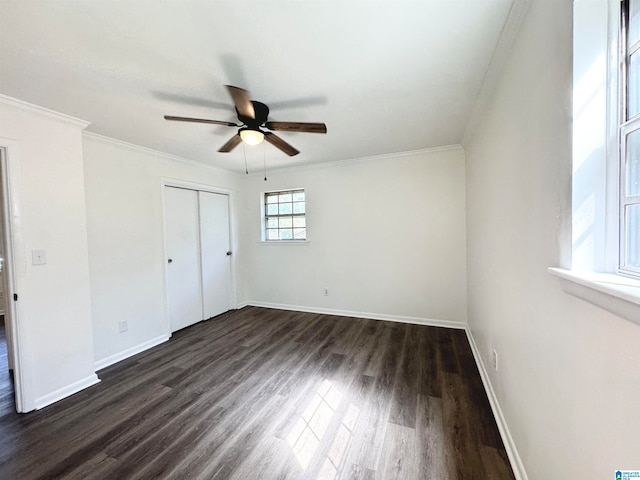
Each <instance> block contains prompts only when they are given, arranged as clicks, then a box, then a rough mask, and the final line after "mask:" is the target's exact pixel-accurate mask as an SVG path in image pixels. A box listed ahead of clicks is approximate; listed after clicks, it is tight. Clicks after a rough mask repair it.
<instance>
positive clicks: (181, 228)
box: [165, 187, 205, 332]
mask: <svg viewBox="0 0 640 480" xmlns="http://www.w3.org/2000/svg"><path fill="white" fill-rule="evenodd" d="M165 221H166V226H165V228H166V238H167V253H168V258H167V262H168V265H167V302H168V309H169V321H170V325H171V331H172V332H175V331H176V330H180V329H181V328H185V327H188V326H189V325H193V324H194V323H197V322H199V321H201V320H202V319H203V318H205V317H204V315H203V311H202V282H201V263H200V236H199V230H200V229H199V215H198V192H196V191H193V190H185V189H182V188H174V187H166V188H165Z"/></svg>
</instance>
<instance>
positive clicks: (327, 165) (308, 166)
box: [249, 144, 463, 176]
mask: <svg viewBox="0 0 640 480" xmlns="http://www.w3.org/2000/svg"><path fill="white" fill-rule="evenodd" d="M454 150H463V147H462V145H459V144H457V145H444V146H442V147H430V148H423V149H420V150H408V151H406V152H395V153H383V154H380V155H372V156H369V157H360V158H347V159H344V160H332V161H330V162H321V163H307V164H304V165H292V166H288V167H282V168H272V169H271V168H270V169H268V172H269V174H272V173H290V172H300V171H304V170H317V169H321V168H333V167H344V166H348V165H353V164H357V163H365V162H374V161H381V160H391V159H398V158H404V157H415V156H420V155H425V154H430V153H438V152H449V151H454ZM255 175H263V173H262V172H255V173H250V174H249V176H255Z"/></svg>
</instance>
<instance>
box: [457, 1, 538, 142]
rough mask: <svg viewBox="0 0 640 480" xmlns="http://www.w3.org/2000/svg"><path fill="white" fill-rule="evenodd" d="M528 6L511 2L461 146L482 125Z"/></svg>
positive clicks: (522, 2) (527, 4) (523, 3)
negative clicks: (483, 117)
mask: <svg viewBox="0 0 640 480" xmlns="http://www.w3.org/2000/svg"><path fill="white" fill-rule="evenodd" d="M530 4H531V0H513V3H512V4H511V8H510V9H509V14H508V15H507V20H506V21H505V24H504V28H503V29H502V33H501V34H500V38H499V39H498V43H497V45H496V49H495V50H494V51H493V56H492V57H491V62H489V67H488V68H487V72H486V73H485V76H484V80H483V81H482V87H481V88H480V93H479V94H478V98H477V99H476V102H475V105H474V107H473V110H472V111H471V116H470V117H469V121H468V122H467V127H466V129H465V131H464V135H463V136H462V145H467V144H468V143H469V142H470V141H471V140H472V139H473V136H474V135H475V133H476V131H477V129H478V127H479V126H480V125H481V123H482V116H483V114H484V111H485V109H486V107H487V104H488V103H489V101H490V100H491V98H492V97H493V94H494V92H495V89H496V87H497V85H498V81H499V80H500V77H501V76H502V72H503V71H504V67H505V65H506V63H507V60H508V59H509V56H510V55H511V50H512V48H513V45H514V43H515V41H516V38H517V36H518V34H519V33H520V27H521V25H522V22H523V20H524V19H525V17H526V16H527V12H528V10H529V5H530Z"/></svg>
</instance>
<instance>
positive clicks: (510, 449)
mask: <svg viewBox="0 0 640 480" xmlns="http://www.w3.org/2000/svg"><path fill="white" fill-rule="evenodd" d="M465 330H466V333H467V339H468V340H469V345H470V346H471V351H472V352H473V357H474V358H475V360H476V365H477V366H478V371H479V372H480V378H481V379H482V384H483V385H484V390H485V392H487V398H488V399H489V404H490V405H491V410H492V411H493V417H494V418H495V419H496V423H497V424H498V430H499V431H500V436H501V437H502V443H504V448H505V450H506V451H507V456H508V457H509V462H510V463H511V468H512V470H513V474H514V475H515V477H516V480H528V478H529V477H527V472H526V471H525V469H524V464H523V463H522V459H521V458H520V455H519V454H518V449H517V448H516V444H515V442H514V441H513V437H512V436H511V432H510V431H509V427H508V426H507V422H506V420H505V418H504V415H503V414H502V409H501V408H500V404H499V403H498V397H496V393H495V391H494V389H493V385H491V380H490V379H489V374H488V373H487V370H486V368H485V366H484V362H483V361H482V357H481V356H480V351H479V350H478V346H477V345H476V341H475V339H474V338H473V335H472V334H471V329H470V328H469V327H468V326H467V328H466V329H465Z"/></svg>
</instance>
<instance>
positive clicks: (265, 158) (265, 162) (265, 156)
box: [262, 147, 267, 182]
mask: <svg viewBox="0 0 640 480" xmlns="http://www.w3.org/2000/svg"><path fill="white" fill-rule="evenodd" d="M262 162H263V164H264V181H265V182H266V181H267V153H266V151H265V149H264V147H263V148H262Z"/></svg>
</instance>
